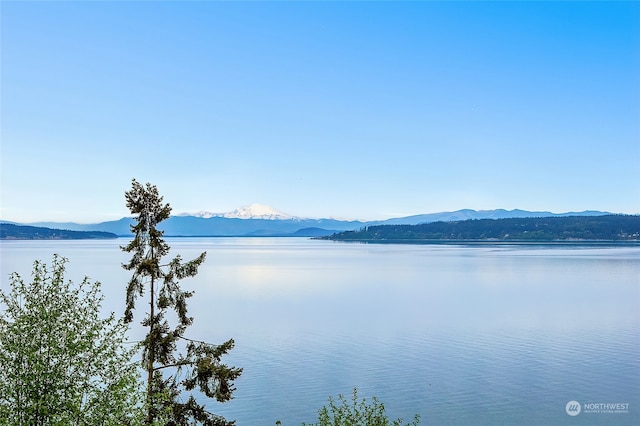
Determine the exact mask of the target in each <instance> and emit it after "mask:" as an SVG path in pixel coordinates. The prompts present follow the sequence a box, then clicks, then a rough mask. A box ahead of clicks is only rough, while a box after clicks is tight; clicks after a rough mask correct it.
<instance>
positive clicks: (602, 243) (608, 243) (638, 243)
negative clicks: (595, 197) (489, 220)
mask: <svg viewBox="0 0 640 426" xmlns="http://www.w3.org/2000/svg"><path fill="white" fill-rule="evenodd" d="M311 239H312V240H325V241H333V242H336V243H357V244H408V245H411V244H413V245H443V246H456V245H460V246H467V245H469V246H573V247H578V246H583V247H587V246H588V247H622V246H627V247H640V240H624V241H620V240H571V241H567V240H557V241H548V240H540V241H532V240H489V239H487V240H438V239H424V240H421V239H405V240H403V239H389V240H376V239H352V240H339V239H327V238H311Z"/></svg>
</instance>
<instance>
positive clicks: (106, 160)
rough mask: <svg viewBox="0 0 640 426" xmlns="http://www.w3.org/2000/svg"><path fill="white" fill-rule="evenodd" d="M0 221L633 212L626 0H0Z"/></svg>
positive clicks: (639, 128)
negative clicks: (151, 191)
mask: <svg viewBox="0 0 640 426" xmlns="http://www.w3.org/2000/svg"><path fill="white" fill-rule="evenodd" d="M0 8H1V9H0V13H1V22H0V23H1V37H2V38H1V61H2V62H1V84H2V85H1V88H0V89H1V92H0V94H1V111H0V112H1V135H0V136H1V166H2V171H1V179H2V180H1V190H2V193H1V199H0V202H1V205H0V209H1V210H0V218H1V219H3V220H12V221H17V222H33V221H40V220H53V221H67V220H69V221H77V222H99V221H103V220H109V219H117V218H120V217H122V216H125V215H127V214H128V211H127V209H126V207H125V202H124V192H125V191H126V190H128V189H129V188H130V181H131V179H132V178H134V177H135V178H136V179H137V180H139V181H141V182H151V183H153V184H155V185H157V186H158V188H159V190H160V192H161V194H163V195H164V197H165V200H166V201H168V202H170V203H171V205H172V206H173V208H174V213H181V212H193V211H199V210H207V211H213V212H225V211H231V210H234V209H235V208H237V207H240V206H243V205H247V204H251V203H262V204H268V205H271V206H273V207H275V208H276V209H278V210H281V211H284V212H286V213H290V214H293V215H298V216H308V217H329V216H332V217H339V218H352V219H364V220H369V219H384V218H389V217H399V216H407V215H412V214H420V213H431V212H439V211H450V210H457V209H461V208H472V209H494V208H506V209H513V208H520V209H527V210H548V211H553V212H566V211H581V210H586V209H598V210H606V211H611V212H620V213H640V3H637V2H636V3H633V2H585V3H582V2H530V3H522V2H480V3H478V2H266V3H265V2H213V1H199V2H145V1H137V2H120V1H110V2H91V1H77V2H49V1H45V2H30V1H16V2H13V1H6V0H5V1H2V2H1V4H0Z"/></svg>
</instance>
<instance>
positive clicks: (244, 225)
mask: <svg viewBox="0 0 640 426" xmlns="http://www.w3.org/2000/svg"><path fill="white" fill-rule="evenodd" d="M607 214H611V213H608V212H601V211H583V212H569V213H559V214H558V213H551V212H532V211H525V210H503V209H499V210H479V211H478V210H470V209H464V210H457V211H454V212H442V213H430V214H421V215H415V216H407V217H401V218H393V219H387V220H382V221H369V222H361V221H357V220H353V221H348V220H338V219H310V218H302V217H297V216H292V215H288V214H286V213H282V212H279V211H277V210H275V209H273V208H272V207H269V206H264V205H260V204H252V205H250V206H246V207H242V208H239V209H237V210H235V211H233V212H229V213H210V212H198V213H181V214H178V215H175V216H171V217H170V218H169V219H167V220H165V221H164V222H162V223H161V224H160V226H159V228H160V229H162V230H164V231H165V235H166V236H184V237H187V236H189V237H192V236H221V237H223V236H224V237H231V236H233V237H237V236H242V237H250V236H299V237H320V236H325V235H331V234H334V233H337V232H342V231H353V230H358V229H361V228H363V227H365V226H375V225H417V224H422V223H430V222H440V221H445V222H450V221H461V220H468V219H503V218H523V217H556V216H602V215H607ZM132 223H133V218H127V217H125V218H122V219H119V220H116V221H108V222H101V223H96V224H78V223H73V222H64V223H61V222H37V223H30V224H28V225H31V226H38V227H46V228H52V229H64V230H70V231H92V232H93V231H100V232H109V233H113V234H116V235H118V236H130V235H131V230H130V225H131V224H132ZM22 225H24V224H22Z"/></svg>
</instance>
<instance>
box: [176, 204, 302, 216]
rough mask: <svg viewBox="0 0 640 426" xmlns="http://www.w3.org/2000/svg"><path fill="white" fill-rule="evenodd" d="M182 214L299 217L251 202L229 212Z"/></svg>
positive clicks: (189, 214) (185, 214) (191, 214)
mask: <svg viewBox="0 0 640 426" xmlns="http://www.w3.org/2000/svg"><path fill="white" fill-rule="evenodd" d="M180 216H195V217H201V218H204V219H209V218H212V217H226V218H227V219H264V220H290V219H299V218H298V217H295V216H291V215H290V214H287V213H283V212H281V211H278V210H276V209H274V208H273V207H271V206H266V205H264V204H251V205H248V206H243V207H240V208H238V209H235V210H234V211H232V212H228V213H211V212H206V211H200V212H197V213H182V214H180Z"/></svg>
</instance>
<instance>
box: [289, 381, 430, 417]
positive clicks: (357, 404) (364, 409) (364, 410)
mask: <svg viewBox="0 0 640 426" xmlns="http://www.w3.org/2000/svg"><path fill="white" fill-rule="evenodd" d="M419 423H420V415H418V414H416V415H415V416H414V418H413V422H412V423H403V421H402V419H396V420H389V416H387V415H386V414H385V409H384V404H383V403H382V402H380V401H379V400H378V398H376V397H375V396H374V397H373V398H372V399H371V402H370V403H367V400H366V399H364V398H362V399H361V400H360V399H358V390H357V389H356V388H354V389H353V394H352V395H351V400H350V401H348V400H347V399H346V398H345V397H344V395H338V400H335V399H334V398H332V397H329V405H328V406H326V405H325V406H324V407H322V408H321V409H320V411H319V412H318V422H317V423H309V424H307V423H303V424H302V426H390V425H391V426H411V425H413V426H417V425H418V424H419Z"/></svg>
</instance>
